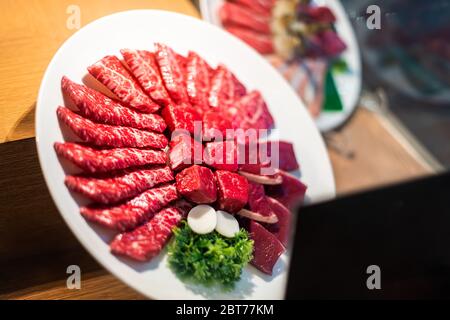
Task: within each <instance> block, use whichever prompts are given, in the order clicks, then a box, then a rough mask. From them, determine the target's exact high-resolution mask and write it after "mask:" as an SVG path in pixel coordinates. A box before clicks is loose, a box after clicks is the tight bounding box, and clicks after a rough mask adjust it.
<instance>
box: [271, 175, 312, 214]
mask: <svg viewBox="0 0 450 320" xmlns="http://www.w3.org/2000/svg"><path fill="white" fill-rule="evenodd" d="M280 174H281V176H282V177H283V183H282V184H280V185H277V186H266V191H267V194H268V195H269V196H271V197H272V198H275V199H276V200H278V201H280V202H281V203H282V204H283V205H285V206H286V207H288V208H289V209H293V207H294V206H296V205H300V204H301V203H302V202H303V199H304V197H305V193H306V189H307V187H306V186H305V185H304V184H303V183H302V182H301V181H300V180H299V179H298V178H296V177H294V176H293V175H291V174H289V173H287V172H284V171H280Z"/></svg>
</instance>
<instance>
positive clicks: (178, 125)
mask: <svg viewBox="0 0 450 320" xmlns="http://www.w3.org/2000/svg"><path fill="white" fill-rule="evenodd" d="M161 115H162V117H163V118H164V120H165V121H166V123H167V126H168V127H169V129H170V131H175V130H186V131H188V132H189V133H192V134H193V133H194V123H195V122H196V121H198V123H199V126H200V129H201V117H200V115H199V114H198V113H197V111H195V109H194V108H193V107H192V106H191V105H189V104H179V105H168V106H166V107H165V108H164V109H163V111H162V113H161Z"/></svg>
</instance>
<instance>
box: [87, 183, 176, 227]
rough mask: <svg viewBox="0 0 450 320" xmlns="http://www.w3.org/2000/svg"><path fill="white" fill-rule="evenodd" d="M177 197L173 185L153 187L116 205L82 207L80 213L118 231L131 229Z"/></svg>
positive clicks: (90, 219)
mask: <svg viewBox="0 0 450 320" xmlns="http://www.w3.org/2000/svg"><path fill="white" fill-rule="evenodd" d="M176 199H178V193H177V189H176V187H175V185H166V186H162V187H157V188H153V189H150V190H147V191H145V192H143V193H141V194H140V195H139V196H137V197H135V198H133V199H131V200H128V201H127V202H125V203H123V204H121V205H117V206H101V205H92V206H87V207H82V208H81V209H80V213H81V215H82V216H83V217H84V218H86V219H87V220H89V221H92V222H95V223H98V224H100V225H103V226H105V227H107V228H111V229H114V230H118V231H127V230H132V229H134V228H135V227H137V226H139V225H140V224H142V223H144V222H146V221H148V220H149V219H150V218H152V217H153V215H154V214H155V213H156V212H158V211H159V210H161V209H162V208H163V207H165V206H167V205H168V204H169V203H170V202H172V201H174V200H176Z"/></svg>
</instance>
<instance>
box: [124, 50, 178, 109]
mask: <svg viewBox="0 0 450 320" xmlns="http://www.w3.org/2000/svg"><path fill="white" fill-rule="evenodd" d="M120 52H121V53H122V56H123V58H124V59H125V62H126V63H127V65H128V67H129V68H130V70H131V72H132V73H133V75H134V76H135V77H136V79H137V80H138V82H139V83H140V85H141V86H142V88H143V89H144V91H145V92H146V93H147V94H148V95H149V96H150V97H151V98H152V99H153V100H154V101H156V102H157V103H158V104H160V105H162V106H167V105H169V104H172V99H171V98H170V96H169V93H168V92H167V90H166V87H164V82H163V80H162V78H161V74H160V72H159V67H158V64H157V63H156V60H155V54H154V53H153V52H150V51H145V50H130V49H122V50H120Z"/></svg>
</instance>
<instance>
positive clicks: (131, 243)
mask: <svg viewBox="0 0 450 320" xmlns="http://www.w3.org/2000/svg"><path fill="white" fill-rule="evenodd" d="M186 214H187V211H186V210H183V209H182V208H180V206H177V205H174V206H170V207H168V208H165V209H163V210H161V211H159V212H158V213H156V214H155V215H154V216H153V218H152V219H151V220H150V221H148V222H147V223H145V224H144V225H142V226H140V227H138V228H136V229H134V230H133V231H130V232H125V233H121V234H119V235H117V236H116V237H115V238H114V240H113V241H112V242H111V244H110V248H111V252H113V253H114V254H118V255H123V256H127V257H129V258H132V259H134V260H137V261H149V260H150V259H152V258H153V257H155V256H156V255H158V254H159V253H160V252H161V250H162V249H163V248H164V246H165V245H166V243H167V242H168V241H169V240H170V237H171V236H172V230H173V228H174V227H176V226H177V225H178V224H179V223H180V221H181V220H183V219H184V218H185V217H186Z"/></svg>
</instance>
